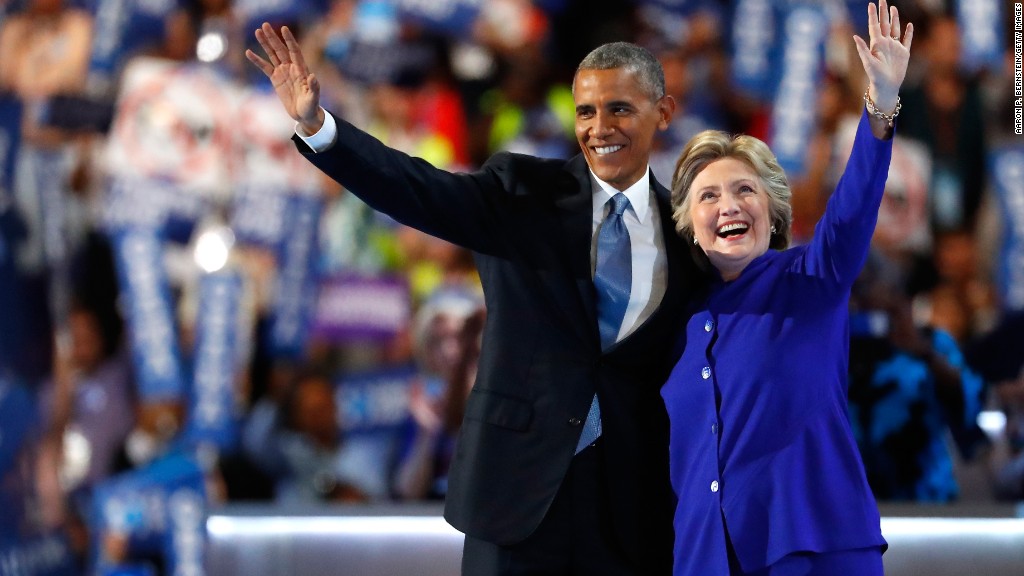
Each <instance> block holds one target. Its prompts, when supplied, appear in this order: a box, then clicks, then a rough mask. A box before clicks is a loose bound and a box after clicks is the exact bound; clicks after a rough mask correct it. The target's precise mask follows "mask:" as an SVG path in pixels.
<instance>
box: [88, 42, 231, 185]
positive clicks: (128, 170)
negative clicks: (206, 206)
mask: <svg viewBox="0 0 1024 576" xmlns="http://www.w3.org/2000/svg"><path fill="white" fill-rule="evenodd" d="M237 96H238V92H237V89H236V88H235V86H234V84H232V83H231V82H230V81H229V80H228V79H227V78H225V77H224V76H222V75H221V74H219V73H218V72H216V71H215V70H214V69H213V68H211V67H208V66H201V65H199V64H181V63H175V62H170V61H166V60H160V59H156V58H136V59H134V60H132V62H131V63H130V64H129V65H128V67H127V68H126V69H125V72H124V76H123V79H122V89H121V93H120V94H119V96H118V100H117V105H116V108H115V113H114V123H113V125H112V127H111V132H110V137H109V138H108V145H107V148H106V150H105V152H106V157H105V160H106V164H107V169H108V171H109V172H110V174H111V175H112V176H113V177H115V178H129V179H136V180H137V179H159V180H162V181H166V182H169V183H171V184H174V185H175V186H177V189H178V192H179V193H188V194H199V195H204V196H208V197H212V198H216V199H223V198H226V197H227V195H228V194H230V191H231V180H230V175H231V166H232V162H231V158H232V151H231V144H232V137H231V134H232V130H233V129H234V128H235V117H234V112H235V110H236V108H237V105H236V102H237Z"/></svg>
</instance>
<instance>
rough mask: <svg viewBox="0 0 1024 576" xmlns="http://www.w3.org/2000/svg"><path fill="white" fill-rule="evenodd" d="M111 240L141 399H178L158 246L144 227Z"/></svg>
mask: <svg viewBox="0 0 1024 576" xmlns="http://www.w3.org/2000/svg"><path fill="white" fill-rule="evenodd" d="M112 241H113V248H114V254H115V257H116V261H117V272H118V278H119V281H120V284H121V288H122V290H123V294H124V298H125V303H126V307H125V312H126V314H125V316H126V320H127V324H128V333H129V338H130V341H131V345H132V346H131V347H132V357H133V360H134V365H135V370H136V381H137V382H138V390H139V395H140V396H141V397H142V398H143V399H144V400H166V399H178V398H181V397H182V394H183V392H184V385H183V382H184V380H183V379H182V371H181V362H180V355H179V353H178V333H177V330H176V327H175V323H174V313H173V312H172V308H171V298H170V292H169V287H168V282H167V274H166V272H165V270H164V265H163V245H162V243H161V242H162V241H161V239H160V237H159V235H158V234H157V232H156V231H155V230H153V229H145V228H134V229H128V230H121V231H118V232H116V233H114V234H113V236H112Z"/></svg>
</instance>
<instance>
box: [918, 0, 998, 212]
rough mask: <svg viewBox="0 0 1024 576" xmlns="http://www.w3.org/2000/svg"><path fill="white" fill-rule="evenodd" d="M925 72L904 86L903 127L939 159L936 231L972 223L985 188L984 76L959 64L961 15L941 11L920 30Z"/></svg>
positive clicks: (933, 189) (934, 191) (936, 162)
mask: <svg viewBox="0 0 1024 576" xmlns="http://www.w3.org/2000/svg"><path fill="white" fill-rule="evenodd" d="M918 34H919V37H918V42H919V44H920V46H921V48H920V51H919V52H918V54H919V55H920V61H921V62H922V63H923V70H922V72H923V77H921V79H920V81H919V82H917V83H916V84H912V85H909V86H908V88H907V89H906V90H904V91H903V113H902V114H901V115H900V131H901V132H902V133H903V135H905V136H908V137H910V138H914V139H917V140H920V141H922V142H924V144H925V145H926V146H927V147H928V149H929V151H930V152H931V154H932V156H933V159H934V164H933V169H932V176H931V208H932V210H931V217H932V222H933V224H934V226H935V228H936V231H938V232H942V231H947V230H959V229H965V228H967V229H970V228H972V227H973V223H974V218H975V215H976V214H977V211H978V207H979V205H980V203H981V198H982V194H983V192H984V190H985V185H986V180H987V173H986V166H985V162H986V154H987V149H988V148H987V142H986V138H985V122H984V119H983V117H982V112H983V108H982V98H981V91H980V88H979V82H978V80H977V79H976V78H971V77H968V76H966V75H965V73H964V71H963V70H962V69H961V68H960V55H961V53H962V50H961V38H960V29H959V26H958V24H957V21H956V18H955V17H954V16H952V15H939V16H935V17H934V18H932V19H931V20H930V21H926V22H922V25H921V27H920V29H919V30H918Z"/></svg>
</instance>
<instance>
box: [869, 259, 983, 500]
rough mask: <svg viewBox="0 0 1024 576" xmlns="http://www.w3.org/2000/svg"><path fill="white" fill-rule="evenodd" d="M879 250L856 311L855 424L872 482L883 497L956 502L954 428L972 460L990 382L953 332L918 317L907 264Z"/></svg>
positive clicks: (979, 440)
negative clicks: (908, 289) (902, 266)
mask: <svg viewBox="0 0 1024 576" xmlns="http://www.w3.org/2000/svg"><path fill="white" fill-rule="evenodd" d="M873 256H874V258H873V259H871V260H869V263H868V265H867V266H866V267H865V269H864V271H863V272H862V273H861V276H860V278H859V279H858V280H857V283H856V284H855V285H854V288H853V294H852V296H851V318H850V383H849V400H850V403H849V410H850V422H851V425H852V427H853V430H854V436H855V438H856V439H857V443H858V445H859V447H860V452H861V457H862V458H863V460H864V467H865V470H866V472H867V477H868V483H869V484H870V485H871V489H872V491H873V492H874V494H875V497H876V498H877V499H879V500H904V501H915V502H949V501H952V500H955V499H956V497H957V495H958V486H957V482H956V478H955V477H954V474H953V460H952V457H951V454H950V453H949V449H948V448H947V439H946V436H947V432H951V433H952V436H953V439H954V440H955V443H956V446H957V448H958V449H959V451H960V455H961V456H962V457H963V458H964V459H971V458H973V457H974V456H975V455H976V453H977V451H978V449H979V448H980V447H981V445H982V441H983V439H984V437H983V435H982V434H981V432H980V429H979V428H978V426H977V423H976V422H977V417H978V413H979V412H980V411H981V406H982V402H983V394H984V382H983V381H982V379H981V377H979V376H978V375H977V374H975V373H974V372H973V371H972V370H971V369H970V368H969V367H968V366H967V364H966V363H965V361H964V357H963V354H962V353H961V351H960V349H959V347H958V346H957V343H956V341H955V340H954V339H953V338H952V337H951V336H950V335H949V334H948V333H946V332H944V331H942V330H941V329H937V328H934V327H931V326H923V327H922V326H918V325H917V324H915V322H914V319H913V316H912V314H911V300H910V298H909V297H908V296H907V294H906V293H905V292H904V287H903V283H902V275H903V273H902V271H901V270H899V269H893V267H892V264H891V263H890V262H886V261H884V260H882V259H881V257H879V256H878V254H877V253H874V254H873Z"/></svg>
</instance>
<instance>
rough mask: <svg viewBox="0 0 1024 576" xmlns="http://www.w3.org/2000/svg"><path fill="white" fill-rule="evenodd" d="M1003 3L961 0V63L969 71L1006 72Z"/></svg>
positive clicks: (959, 10) (957, 4) (994, 0)
mask: <svg viewBox="0 0 1024 576" xmlns="http://www.w3.org/2000/svg"><path fill="white" fill-rule="evenodd" d="M1002 4H1003V2H1001V1H1000V0H958V1H957V3H956V16H957V22H958V23H959V24H960V39H961V43H962V44H961V48H960V50H961V52H960V62H961V63H962V64H963V66H964V68H965V69H967V70H970V71H978V70H980V69H982V68H987V69H989V70H990V71H992V72H993V73H997V74H998V73H999V72H1000V71H1001V70H1002V69H1003V58H1004V54H1005V50H1006V48H1005V46H1006V44H1005V42H1003V23H1004V22H1006V19H1005V18H1006V17H1005V16H1004V15H1003V9H1002Z"/></svg>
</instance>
